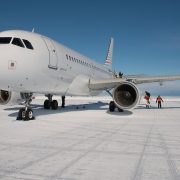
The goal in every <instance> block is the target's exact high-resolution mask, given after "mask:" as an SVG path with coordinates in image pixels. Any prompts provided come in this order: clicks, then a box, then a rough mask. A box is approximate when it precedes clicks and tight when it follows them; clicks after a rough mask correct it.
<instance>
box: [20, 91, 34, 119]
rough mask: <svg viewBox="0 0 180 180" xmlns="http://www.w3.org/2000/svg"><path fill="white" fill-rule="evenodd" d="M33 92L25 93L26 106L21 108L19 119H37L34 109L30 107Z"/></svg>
mask: <svg viewBox="0 0 180 180" xmlns="http://www.w3.org/2000/svg"><path fill="white" fill-rule="evenodd" d="M32 95H33V94H32V93H25V94H23V98H24V99H25V108H21V109H20V110H19V112H18V117H17V120H24V121H28V120H33V119H35V118H34V116H33V110H32V109H31V108H30V103H31V102H32Z"/></svg>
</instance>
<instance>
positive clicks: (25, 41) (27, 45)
mask: <svg viewBox="0 0 180 180" xmlns="http://www.w3.org/2000/svg"><path fill="white" fill-rule="evenodd" d="M23 42H24V44H25V45H26V47H27V48H28V49H34V48H33V46H32V44H31V43H30V42H29V41H28V40H26V39H23Z"/></svg>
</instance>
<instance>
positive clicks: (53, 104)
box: [44, 94, 58, 110]
mask: <svg viewBox="0 0 180 180" xmlns="http://www.w3.org/2000/svg"><path fill="white" fill-rule="evenodd" d="M46 97H48V99H46V100H45V101H44V109H50V108H51V109H53V110H57V109H58V102H57V100H52V97H53V95H51V94H48V95H46Z"/></svg>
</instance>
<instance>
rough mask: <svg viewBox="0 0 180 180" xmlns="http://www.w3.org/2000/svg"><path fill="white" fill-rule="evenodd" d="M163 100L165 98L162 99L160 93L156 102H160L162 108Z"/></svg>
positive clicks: (159, 105) (159, 106)
mask: <svg viewBox="0 0 180 180" xmlns="http://www.w3.org/2000/svg"><path fill="white" fill-rule="evenodd" d="M161 102H163V100H162V98H161V96H160V95H159V96H158V97H157V99H156V103H158V108H161V107H162V106H161Z"/></svg>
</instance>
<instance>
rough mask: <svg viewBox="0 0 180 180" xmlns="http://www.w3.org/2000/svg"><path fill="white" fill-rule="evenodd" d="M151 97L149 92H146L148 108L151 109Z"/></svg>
mask: <svg viewBox="0 0 180 180" xmlns="http://www.w3.org/2000/svg"><path fill="white" fill-rule="evenodd" d="M150 96H151V94H150V93H149V92H147V91H145V96H144V99H145V100H146V108H150Z"/></svg>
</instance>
